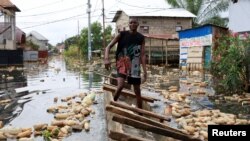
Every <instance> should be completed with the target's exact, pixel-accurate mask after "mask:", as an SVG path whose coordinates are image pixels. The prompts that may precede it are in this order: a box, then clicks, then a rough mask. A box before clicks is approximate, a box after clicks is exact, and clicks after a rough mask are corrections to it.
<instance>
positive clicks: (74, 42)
mask: <svg viewBox="0 0 250 141" xmlns="http://www.w3.org/2000/svg"><path fill="white" fill-rule="evenodd" d="M64 43H65V47H66V48H68V47H69V46H71V45H78V44H79V43H78V36H73V37H70V38H68V39H66V40H65V41H64Z"/></svg>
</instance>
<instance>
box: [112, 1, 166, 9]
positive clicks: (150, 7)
mask: <svg viewBox="0 0 250 141" xmlns="http://www.w3.org/2000/svg"><path fill="white" fill-rule="evenodd" d="M117 2H119V3H121V4H124V5H127V6H130V7H136V8H142V9H165V8H157V7H141V6H136V5H130V4H127V3H125V2H122V1H117Z"/></svg>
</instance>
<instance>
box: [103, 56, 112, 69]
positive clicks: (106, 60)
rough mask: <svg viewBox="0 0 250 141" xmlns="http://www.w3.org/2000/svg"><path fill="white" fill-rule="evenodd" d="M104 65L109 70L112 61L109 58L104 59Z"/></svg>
mask: <svg viewBox="0 0 250 141" xmlns="http://www.w3.org/2000/svg"><path fill="white" fill-rule="evenodd" d="M104 65H105V68H106V69H107V70H110V69H111V63H110V61H109V59H108V58H106V59H104Z"/></svg>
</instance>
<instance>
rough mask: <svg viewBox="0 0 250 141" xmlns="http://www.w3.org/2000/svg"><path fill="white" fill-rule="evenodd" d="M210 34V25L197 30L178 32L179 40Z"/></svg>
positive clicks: (211, 29) (211, 30)
mask: <svg viewBox="0 0 250 141" xmlns="http://www.w3.org/2000/svg"><path fill="white" fill-rule="evenodd" d="M212 32H213V28H212V25H204V26H201V27H197V28H192V29H187V30H183V31H179V39H184V38H194V37H200V36H205V35H209V34H212Z"/></svg>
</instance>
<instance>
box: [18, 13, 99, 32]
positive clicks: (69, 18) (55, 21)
mask: <svg viewBox="0 0 250 141" xmlns="http://www.w3.org/2000/svg"><path fill="white" fill-rule="evenodd" d="M84 15H86V14H80V15H76V16H72V17H68V18H64V19H59V20H54V21H50V22H47V23H43V24H38V25H33V26H28V27H23V28H21V29H28V28H33V27H37V26H43V25H47V24H52V23H57V22H61V21H66V20H71V19H73V18H77V17H81V16H84ZM97 16H99V15H95V16H92V17H97ZM83 18H88V17H83Z"/></svg>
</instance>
